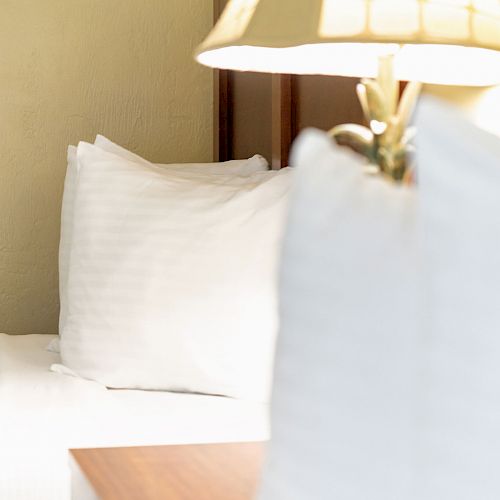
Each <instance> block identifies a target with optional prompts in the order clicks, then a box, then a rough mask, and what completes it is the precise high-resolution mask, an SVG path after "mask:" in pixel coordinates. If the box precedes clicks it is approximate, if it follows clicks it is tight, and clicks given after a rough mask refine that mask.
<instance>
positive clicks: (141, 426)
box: [0, 334, 268, 500]
mask: <svg viewBox="0 0 500 500" xmlns="http://www.w3.org/2000/svg"><path fill="white" fill-rule="evenodd" d="M51 338H54V337H51V336H46V335H29V336H19V337H13V336H7V335H3V334H0V498H1V499H2V500H4V499H5V500H69V498H70V491H69V467H68V455H67V450H68V449H69V448H88V447H109V446H142V445H145V446H148V445H161V444H187V443H205V442H231V441H233V442H241V441H254V440H263V439H266V438H267V436H268V423H267V407H266V406H265V405H262V404H258V403H249V402H244V401H237V400H233V399H229V398H221V397H215V396H201V395H189V394H174V393H157V392H143V391H123V390H122V391H111V390H106V389H105V388H104V387H103V386H101V385H99V384H97V383H95V382H90V381H86V380H83V379H80V378H73V377H67V376H63V375H58V374H56V373H51V372H50V371H49V366H50V365H51V364H52V363H59V362H60V359H59V357H58V355H57V354H54V353H49V352H47V351H45V349H44V347H45V345H46V344H47V342H48V340H49V339H51Z"/></svg>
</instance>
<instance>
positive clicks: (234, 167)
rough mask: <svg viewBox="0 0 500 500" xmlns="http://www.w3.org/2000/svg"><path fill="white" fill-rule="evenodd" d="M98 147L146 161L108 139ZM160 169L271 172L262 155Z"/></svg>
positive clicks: (98, 142)
mask: <svg viewBox="0 0 500 500" xmlns="http://www.w3.org/2000/svg"><path fill="white" fill-rule="evenodd" d="M94 144H95V145H96V146H98V147H99V148H101V149H102V150H103V151H107V152H108V153H114V154H116V155H118V156H120V157H121V158H125V159H127V160H132V161H139V162H142V161H144V159H143V158H141V157H140V156H138V155H136V154H135V153H132V152H131V151H128V150H126V149H125V148H123V147H121V146H119V145H118V144H115V143H114V142H112V141H110V140H109V139H107V138H106V137H104V136H102V135H98V136H97V137H96V140H95V142H94ZM157 165H158V166H159V167H165V168H170V169H176V170H177V169H180V170H182V171H184V172H189V173H201V174H207V173H209V174H223V175H227V174H228V173H230V174H232V175H252V174H254V173H255V172H265V171H266V170H269V163H267V160H266V159H265V158H264V157H263V156H261V155H254V156H252V157H251V158H248V159H247V160H229V161H224V162H220V163H171V164H168V165H165V164H157Z"/></svg>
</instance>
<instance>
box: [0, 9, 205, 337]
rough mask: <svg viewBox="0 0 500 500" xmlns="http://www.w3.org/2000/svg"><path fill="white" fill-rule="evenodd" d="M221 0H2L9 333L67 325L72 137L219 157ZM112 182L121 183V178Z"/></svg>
mask: <svg viewBox="0 0 500 500" xmlns="http://www.w3.org/2000/svg"><path fill="white" fill-rule="evenodd" d="M212 5H213V2H212V1H211V0H0V331H4V332H8V333H49V332H56V331H57V317H58V292H57V288H58V284H57V280H58V277H57V250H58V237H59V215H60V202H61V194H62V185H63V178H64V173H65V167H66V165H65V154H66V151H65V150H66V146H67V144H69V143H76V142H77V141H78V140H79V139H84V140H92V139H93V138H94V136H95V134H96V133H98V132H99V133H102V134H104V135H107V136H108V137H110V138H111V139H113V140H115V141H117V142H119V143H122V144H124V145H125V146H127V147H129V148H131V149H133V150H135V151H137V152H138V153H140V154H142V155H145V156H146V157H148V158H149V159H151V160H155V161H162V162H169V161H192V160H198V161H209V160H210V158H211V151H212V129H211V128H212V76H211V72H210V71H209V70H206V69H203V68H201V67H199V66H197V65H196V64H195V63H194V62H193V61H192V57H191V54H192V51H193V49H194V47H195V46H196V44H197V43H198V42H200V41H201V40H202V38H203V36H204V35H205V34H206V33H207V32H208V30H209V29H210V26H211V23H212ZM110 189H112V186H110Z"/></svg>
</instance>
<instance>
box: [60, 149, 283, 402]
mask: <svg viewBox="0 0 500 500" xmlns="http://www.w3.org/2000/svg"><path fill="white" fill-rule="evenodd" d="M78 163H79V165H80V170H79V182H78V187H77V193H76V197H75V203H74V205H75V206H74V221H73V237H72V250H71V259H70V261H71V264H70V272H69V281H68V290H67V294H68V307H67V313H66V315H67V316H66V322H65V326H64V328H63V330H62V332H61V333H62V340H61V353H62V358H63V363H64V365H65V366H66V367H67V368H69V369H70V370H72V371H73V372H75V373H77V374H78V375H80V376H82V377H85V378H88V379H92V380H97V381H99V382H101V383H103V384H105V385H106V386H108V387H114V388H140V389H151V390H177V391H187V392H200V393H205V394H219V395H226V396H232V397H239V398H247V399H255V400H266V399H267V398H268V394H269V390H270V378H271V371H272V360H273V353H274V341H275V335H276V333H277V296H276V278H277V276H276V268H277V261H278V258H279V249H280V242H281V233H282V229H283V226H284V217H285V214H286V209H287V199H288V196H287V195H288V192H289V188H290V185H291V170H290V169H283V170H281V171H278V172H276V171H275V172H258V173H254V174H253V175H249V176H246V177H243V176H239V175H212V174H204V173H197V174H195V173H186V172H180V171H176V172H173V171H171V170H169V171H166V170H165V169H162V168H160V167H158V166H155V165H152V164H150V163H148V162H146V161H145V160H140V161H139V160H136V161H131V160H127V159H124V158H122V157H121V156H117V155H116V154H113V153H109V152H105V151H103V150H102V149H101V148H99V147H96V146H95V145H90V144H85V143H81V144H80V146H79V147H78ZM108 186H113V189H111V190H110V189H109V187H108Z"/></svg>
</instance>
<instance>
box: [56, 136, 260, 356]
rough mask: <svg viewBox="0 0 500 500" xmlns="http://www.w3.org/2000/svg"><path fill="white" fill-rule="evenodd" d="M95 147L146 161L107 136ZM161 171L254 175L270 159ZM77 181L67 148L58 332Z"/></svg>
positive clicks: (62, 317) (63, 317) (63, 309)
mask: <svg viewBox="0 0 500 500" xmlns="http://www.w3.org/2000/svg"><path fill="white" fill-rule="evenodd" d="M95 145H96V146H98V147H99V148H101V149H102V150H103V151H107V152H110V153H114V154H116V155H118V156H120V157H122V158H125V159H129V160H132V161H136V162H145V161H146V160H144V159H143V158H141V157H140V156H138V155H136V154H134V153H132V152H130V151H128V150H126V149H125V148H123V147H121V146H119V145H118V144H115V143H114V142H112V141H110V140H109V139H107V138H106V137H104V136H102V135H98V136H97V137H96V140H95ZM159 166H161V167H162V168H168V169H172V170H182V171H183V172H190V173H210V174H228V173H229V174H237V175H243V176H244V175H251V174H253V173H255V172H264V171H266V170H268V169H269V164H268V162H267V160H266V159H265V158H264V157H263V156H261V155H254V156H253V157H251V158H248V159H246V160H231V161H226V162H220V163H182V164H180V163H177V164H169V165H165V164H161V165H159ZM77 181H78V163H77V158H76V147H75V146H69V147H68V168H67V171H66V179H65V181H64V194H63V201H62V209H61V238H60V244H59V298H60V299H59V300H60V306H61V309H60V316H59V332H62V331H63V330H64V325H65V322H66V312H67V300H68V299H67V294H66V287H67V282H68V268H69V255H70V247H71V235H72V231H73V207H74V198H75V190H76V185H77ZM58 341H59V339H56V342H52V343H51V347H50V348H51V350H55V351H59V347H58Z"/></svg>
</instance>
